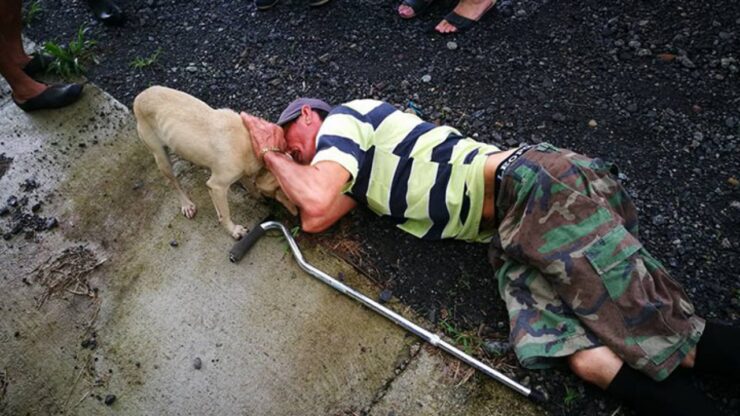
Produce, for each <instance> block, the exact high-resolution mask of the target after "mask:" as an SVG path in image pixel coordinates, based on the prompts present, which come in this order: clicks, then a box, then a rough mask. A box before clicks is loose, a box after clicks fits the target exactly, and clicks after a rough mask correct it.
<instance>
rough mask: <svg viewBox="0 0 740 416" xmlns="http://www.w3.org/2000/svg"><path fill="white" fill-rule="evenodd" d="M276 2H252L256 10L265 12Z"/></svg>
mask: <svg viewBox="0 0 740 416" xmlns="http://www.w3.org/2000/svg"><path fill="white" fill-rule="evenodd" d="M277 2H278V0H254V5H255V6H257V10H267V9H269V8H271V7H272V6H274V5H276V4H277Z"/></svg>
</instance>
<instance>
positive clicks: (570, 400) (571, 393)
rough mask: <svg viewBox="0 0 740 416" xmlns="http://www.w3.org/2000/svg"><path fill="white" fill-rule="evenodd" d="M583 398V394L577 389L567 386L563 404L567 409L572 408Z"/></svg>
mask: <svg viewBox="0 0 740 416" xmlns="http://www.w3.org/2000/svg"><path fill="white" fill-rule="evenodd" d="M580 398H581V394H580V393H578V390H577V389H573V388H570V387H569V386H565V397H563V404H564V405H565V407H571V406H573V405H574V404H575V402H576V401H578V399H580Z"/></svg>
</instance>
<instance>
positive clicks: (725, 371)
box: [681, 322, 740, 380]
mask: <svg viewBox="0 0 740 416" xmlns="http://www.w3.org/2000/svg"><path fill="white" fill-rule="evenodd" d="M691 358H692V359H691V360H690V361H687V360H684V361H685V362H682V363H681V364H682V365H685V366H687V367H693V368H694V369H696V371H701V372H708V373H714V374H721V375H724V376H727V377H732V378H734V379H735V380H740V328H737V327H732V326H727V325H721V324H717V323H712V322H707V326H706V328H705V329H704V333H703V334H702V336H701V338H700V339H699V344H698V345H697V347H696V351H695V357H691Z"/></svg>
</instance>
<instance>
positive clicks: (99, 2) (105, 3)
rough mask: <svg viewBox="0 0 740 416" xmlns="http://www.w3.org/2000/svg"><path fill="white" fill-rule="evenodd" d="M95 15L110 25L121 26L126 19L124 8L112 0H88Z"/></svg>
mask: <svg viewBox="0 0 740 416" xmlns="http://www.w3.org/2000/svg"><path fill="white" fill-rule="evenodd" d="M87 4H88V5H89V6H90V8H91V9H92V12H93V16H95V18H96V19H97V20H99V21H101V22H103V24H106V25H108V26H121V25H122V24H123V22H124V21H125V20H126V15H125V14H123V10H121V8H120V7H118V5H117V4H115V3H113V1H112V0H87Z"/></svg>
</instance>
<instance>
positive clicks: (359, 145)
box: [311, 114, 366, 192]
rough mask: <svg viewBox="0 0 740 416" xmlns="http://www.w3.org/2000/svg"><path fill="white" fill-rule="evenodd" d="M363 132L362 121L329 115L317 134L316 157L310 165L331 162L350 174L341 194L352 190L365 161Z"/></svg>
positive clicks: (344, 116) (364, 133)
mask: <svg viewBox="0 0 740 416" xmlns="http://www.w3.org/2000/svg"><path fill="white" fill-rule="evenodd" d="M365 130H366V128H365V125H364V123H363V122H362V120H358V119H357V118H356V117H348V116H346V115H344V114H330V115H329V116H328V117H327V118H326V120H324V122H323V124H322V125H321V128H320V129H319V132H318V134H317V137H316V155H315V156H314V158H313V160H311V165H316V164H317V163H319V162H324V161H331V162H335V163H338V164H340V165H341V166H342V167H344V168H345V169H347V171H348V172H349V173H350V180H349V182H348V183H347V185H346V186H345V187H344V189H343V192H347V191H348V190H350V189H352V186H353V185H354V182H355V180H356V178H357V173H358V172H359V169H360V166H362V163H363V161H364V159H365V150H363V143H364V141H365V140H364V136H365V135H366V131H365Z"/></svg>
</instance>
